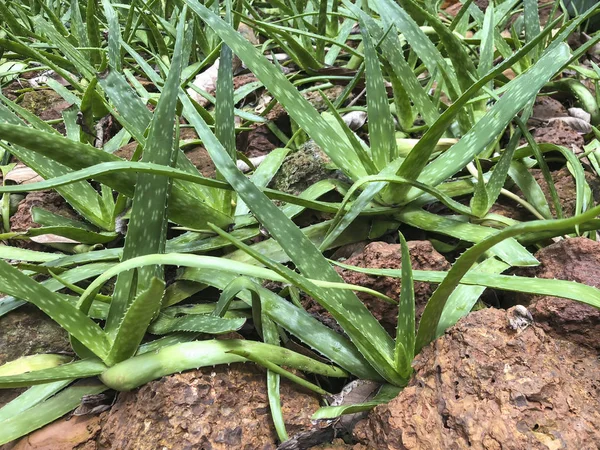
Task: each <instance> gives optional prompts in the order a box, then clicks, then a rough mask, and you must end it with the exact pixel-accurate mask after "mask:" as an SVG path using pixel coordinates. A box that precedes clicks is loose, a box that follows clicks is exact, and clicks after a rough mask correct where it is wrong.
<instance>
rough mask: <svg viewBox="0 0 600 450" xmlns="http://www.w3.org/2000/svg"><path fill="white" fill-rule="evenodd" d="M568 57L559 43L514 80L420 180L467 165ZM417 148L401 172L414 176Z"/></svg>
mask: <svg viewBox="0 0 600 450" xmlns="http://www.w3.org/2000/svg"><path fill="white" fill-rule="evenodd" d="M568 59H569V49H568V47H567V46H566V45H564V46H559V47H557V48H556V49H555V50H554V51H553V52H551V53H548V54H547V55H545V56H544V57H542V58H541V59H540V60H539V61H538V62H537V63H536V64H535V66H533V67H532V68H531V69H530V70H529V71H528V72H526V73H524V74H523V75H521V76H520V77H518V78H516V79H514V80H513V81H511V82H510V83H509V86H510V85H512V86H510V88H509V89H507V91H506V93H505V94H504V95H503V96H502V97H501V98H500V100H499V101H498V102H497V103H496V104H495V105H494V106H493V107H492V108H491V110H490V111H489V112H488V113H487V114H486V115H485V116H484V117H483V118H481V120H479V121H478V122H477V123H476V124H475V126H473V128H472V129H471V130H470V131H469V132H468V133H467V134H466V135H465V136H464V137H463V138H462V139H461V140H460V141H459V142H458V143H457V144H455V145H454V146H452V148H450V150H448V151H447V152H445V153H442V155H441V156H439V157H438V158H437V159H436V160H435V161H433V162H432V163H430V164H429V165H427V167H425V168H424V169H423V172H422V173H421V175H420V176H419V178H418V179H419V181H421V182H423V183H427V184H432V185H437V184H439V183H441V182H442V181H444V180H446V179H447V178H448V177H450V176H452V175H454V174H455V173H456V172H458V171H459V170H461V169H462V168H463V167H465V166H466V165H467V164H468V163H469V162H470V161H471V160H472V159H473V158H474V157H475V156H477V155H478V154H479V153H480V152H481V151H482V150H483V149H484V148H485V147H486V146H487V145H488V144H489V143H490V142H492V140H494V139H495V138H496V136H498V134H500V133H501V132H502V131H503V130H504V128H505V127H506V126H507V124H508V123H509V122H510V121H511V120H513V118H514V117H515V115H516V114H517V113H518V112H519V110H520V109H522V108H523V106H525V105H526V104H527V103H528V102H529V101H531V99H532V98H534V97H535V95H536V94H537V93H538V91H539V90H540V89H541V87H542V86H543V85H544V84H545V83H546V82H547V81H548V80H549V79H550V77H552V76H553V75H554V74H555V73H556V71H557V70H559V69H560V68H561V67H562V65H563V64H564V63H565V62H566V61H567V60H568ZM436 125H437V124H436ZM415 150H416V147H415V149H414V150H413V152H411V153H410V154H409V156H408V157H407V158H406V160H405V161H404V164H403V165H402V168H401V169H400V170H399V171H398V175H400V176H405V177H406V178H411V176H414V171H415V168H414V167H411V166H410V164H409V162H411V161H409V160H411V155H412V154H413V153H415ZM411 174H412V175H411ZM418 195H419V194H418V193H417V192H416V191H415V190H411V191H410V192H409V193H408V195H407V197H406V198H403V199H401V200H400V199H399V200H400V201H407V200H410V199H413V198H415V197H416V196H418Z"/></svg>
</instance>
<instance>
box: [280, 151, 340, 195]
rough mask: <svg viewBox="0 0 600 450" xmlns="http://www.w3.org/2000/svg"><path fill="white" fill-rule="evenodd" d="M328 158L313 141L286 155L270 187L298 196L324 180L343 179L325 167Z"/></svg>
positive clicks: (332, 169) (337, 172)
mask: <svg viewBox="0 0 600 450" xmlns="http://www.w3.org/2000/svg"><path fill="white" fill-rule="evenodd" d="M330 163H331V160H330V159H329V157H328V156H327V155H326V154H325V153H324V152H323V150H321V148H320V147H319V146H317V144H315V143H314V141H308V142H307V143H306V144H304V145H303V146H302V148H300V150H298V151H296V152H295V153H292V154H291V155H288V156H287V157H286V158H285V160H284V161H283V164H282V165H281V168H280V169H279V171H278V172H277V173H276V174H275V176H274V177H273V180H272V181H271V185H270V186H271V187H273V188H274V189H277V190H279V191H283V192H287V193H288V194H294V195H299V194H301V193H302V192H303V191H305V190H306V189H307V188H308V187H310V186H312V185H313V184H315V183H316V182H318V181H321V180H325V179H345V177H344V175H343V174H342V173H341V172H340V171H339V170H337V169H335V168H329V167H327V165H328V164H330Z"/></svg>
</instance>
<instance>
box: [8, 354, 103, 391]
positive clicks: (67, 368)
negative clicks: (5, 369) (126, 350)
mask: <svg viewBox="0 0 600 450" xmlns="http://www.w3.org/2000/svg"><path fill="white" fill-rule="evenodd" d="M105 370H106V366H105V365H104V364H103V363H102V362H101V361H100V360H99V359H83V360H79V361H75V362H72V363H68V364H63V365H61V366H57V367H51V368H49V369H43V370H36V371H33V372H27V373H23V374H19V375H7V376H0V389H12V388H19V387H28V386H34V385H36V384H43V383H48V382H50V381H60V380H73V379H76V378H87V377H93V376H96V375H99V374H101V373H102V372H104V371H105Z"/></svg>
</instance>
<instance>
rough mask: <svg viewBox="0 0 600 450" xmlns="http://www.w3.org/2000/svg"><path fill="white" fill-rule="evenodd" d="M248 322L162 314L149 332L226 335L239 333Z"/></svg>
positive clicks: (200, 315)
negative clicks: (189, 332) (233, 332)
mask: <svg viewBox="0 0 600 450" xmlns="http://www.w3.org/2000/svg"><path fill="white" fill-rule="evenodd" d="M245 322H246V319H244V318H235V319H233V318H231V319H230V318H223V317H216V316H212V315H208V314H187V315H184V316H181V317H171V316H169V315H167V314H162V313H161V315H160V316H159V317H158V318H157V319H156V320H155V321H154V322H152V324H151V325H150V327H149V328H148V331H149V332H150V333H152V334H157V335H162V334H168V333H172V332H174V331H193V332H196V333H206V334H224V333H229V332H231V331H238V330H239V329H240V328H241V327H242V326H243V325H244V323H245Z"/></svg>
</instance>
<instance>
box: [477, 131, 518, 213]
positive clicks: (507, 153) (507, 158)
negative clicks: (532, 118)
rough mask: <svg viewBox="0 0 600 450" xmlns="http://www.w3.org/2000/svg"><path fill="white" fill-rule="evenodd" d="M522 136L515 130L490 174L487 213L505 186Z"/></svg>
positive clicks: (487, 189)
mask: <svg viewBox="0 0 600 450" xmlns="http://www.w3.org/2000/svg"><path fill="white" fill-rule="evenodd" d="M520 137H521V133H520V132H515V133H514V134H513V135H512V136H511V138H510V141H509V142H508V145H507V146H506V149H505V150H504V152H503V153H502V156H501V157H500V159H499V160H498V163H497V164H496V165H495V166H494V170H493V171H492V175H491V176H490V178H489V180H488V182H487V185H486V194H487V200H488V203H487V205H486V210H485V212H486V213H487V212H488V211H489V210H490V208H491V207H492V206H493V205H494V203H496V200H497V199H498V196H499V195H500V191H501V190H502V188H503V187H504V183H505V182H506V176H507V174H508V171H509V170H510V167H511V163H512V160H513V156H514V152H515V150H516V148H517V145H519V138H520Z"/></svg>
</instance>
